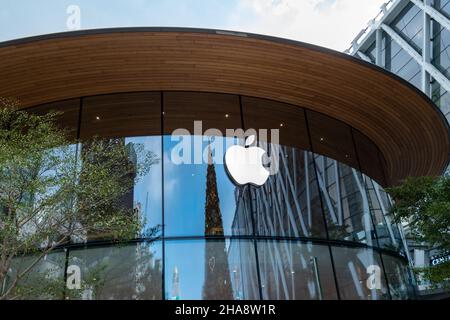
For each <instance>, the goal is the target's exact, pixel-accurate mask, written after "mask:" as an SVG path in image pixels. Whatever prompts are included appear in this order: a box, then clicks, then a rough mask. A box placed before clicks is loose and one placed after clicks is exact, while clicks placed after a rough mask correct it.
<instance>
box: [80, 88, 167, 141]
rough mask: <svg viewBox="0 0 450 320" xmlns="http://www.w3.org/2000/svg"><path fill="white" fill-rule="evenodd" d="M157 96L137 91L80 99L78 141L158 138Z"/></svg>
mask: <svg viewBox="0 0 450 320" xmlns="http://www.w3.org/2000/svg"><path fill="white" fill-rule="evenodd" d="M160 96H161V94H160V93H159V92H137V93H118V94H108V95H102V96H94V97H87V98H83V107H82V115H81V129H80V138H81V139H82V140H84V139H89V138H92V137H93V136H99V137H102V138H119V137H135V136H151V135H160V134H161V100H160Z"/></svg>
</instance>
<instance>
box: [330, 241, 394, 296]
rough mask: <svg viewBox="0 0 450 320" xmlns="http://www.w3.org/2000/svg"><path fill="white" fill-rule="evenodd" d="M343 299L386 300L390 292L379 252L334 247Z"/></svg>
mask: <svg viewBox="0 0 450 320" xmlns="http://www.w3.org/2000/svg"><path fill="white" fill-rule="evenodd" d="M332 253H333V258H334V265H335V269H336V278H337V282H338V286H339V293H340V296H341V299H343V300H384V299H389V293H388V290H387V286H386V280H385V278H384V273H383V271H382V270H383V267H382V264H381V259H380V256H379V254H378V253H376V252H374V251H373V250H371V249H365V248H347V247H332Z"/></svg>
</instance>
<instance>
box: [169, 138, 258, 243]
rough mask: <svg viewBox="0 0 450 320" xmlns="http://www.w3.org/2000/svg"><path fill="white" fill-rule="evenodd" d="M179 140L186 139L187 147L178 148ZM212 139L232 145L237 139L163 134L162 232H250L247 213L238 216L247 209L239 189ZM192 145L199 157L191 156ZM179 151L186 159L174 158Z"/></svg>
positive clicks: (176, 234)
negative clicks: (163, 221)
mask: <svg viewBox="0 0 450 320" xmlns="http://www.w3.org/2000/svg"><path fill="white" fill-rule="evenodd" d="M172 140H173V141H172ZM183 141H184V142H183ZM212 141H215V142H212ZM179 143H186V146H187V148H186V149H187V150H183V151H181V150H180V149H179ZM215 143H219V144H223V145H224V146H225V145H226V144H228V145H232V144H237V139H234V138H223V137H202V136H178V137H170V136H165V137H164V201H165V203H164V205H165V206H164V212H165V225H166V231H165V235H166V236H188V235H189V236H192V235H194V236H198V235H224V234H225V235H231V234H233V235H236V234H239V235H250V234H251V231H252V229H251V220H250V219H249V216H247V217H245V216H244V217H242V213H243V212H246V211H247V209H246V208H245V207H246V206H245V204H244V203H242V198H239V197H238V195H239V194H241V193H242V190H240V189H239V188H237V187H236V186H235V185H234V184H233V183H232V182H231V180H230V178H229V177H228V174H227V172H226V169H225V165H224V164H223V156H224V155H223V150H221V148H216V147H214V146H215ZM196 148H199V149H200V152H201V155H202V158H201V159H199V161H195V159H194V157H195V156H194V152H195V151H196ZM224 149H225V148H224ZM179 152H180V153H179ZM183 152H184V154H183ZM197 152H198V151H197ZM186 153H187V154H186ZM180 155H181V158H184V159H185V160H186V161H184V162H181V163H180V162H178V160H176V159H175V157H178V156H180ZM188 155H189V156H188ZM238 216H240V218H238Z"/></svg>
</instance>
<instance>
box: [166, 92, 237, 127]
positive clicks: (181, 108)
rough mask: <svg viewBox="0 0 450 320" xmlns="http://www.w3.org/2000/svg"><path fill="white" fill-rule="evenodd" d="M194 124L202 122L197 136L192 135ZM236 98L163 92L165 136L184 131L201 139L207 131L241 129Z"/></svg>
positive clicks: (203, 93)
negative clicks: (180, 130) (176, 131)
mask: <svg viewBox="0 0 450 320" xmlns="http://www.w3.org/2000/svg"><path fill="white" fill-rule="evenodd" d="M194 121H202V123H201V127H200V128H199V130H200V131H199V132H194ZM241 127H242V126H241V111H240V105H239V97H238V96H237V95H231V94H219V93H208V92H164V133H165V134H171V133H172V132H173V131H174V130H176V129H187V130H188V131H189V132H190V134H195V135H201V134H203V133H204V131H206V130H207V129H212V128H214V129H219V130H220V131H221V133H222V135H225V134H226V129H238V128H241Z"/></svg>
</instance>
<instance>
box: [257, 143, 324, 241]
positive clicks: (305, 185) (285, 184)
mask: <svg viewBox="0 0 450 320" xmlns="http://www.w3.org/2000/svg"><path fill="white" fill-rule="evenodd" d="M279 150H280V156H279V169H278V173H277V174H275V175H272V176H270V177H269V179H268V180H267V182H266V183H265V184H264V185H263V186H261V187H251V193H252V199H253V207H252V209H253V212H254V216H255V223H256V232H257V234H258V235H265V236H286V237H315V238H326V232H325V226H324V220H323V215H322V210H321V206H320V198H319V193H318V186H317V181H316V176H315V172H314V165H313V162H312V156H311V153H310V152H306V151H303V150H299V149H296V148H289V147H284V146H281V147H280V148H279Z"/></svg>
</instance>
